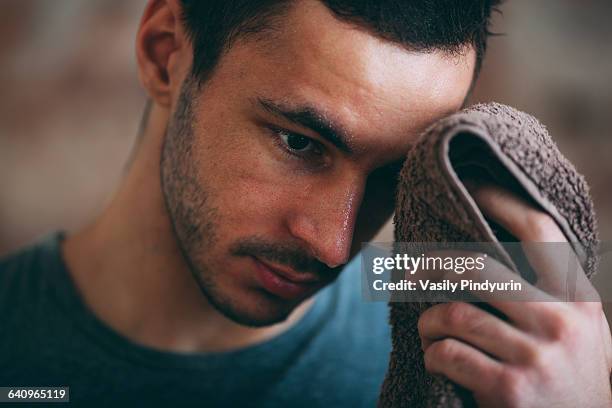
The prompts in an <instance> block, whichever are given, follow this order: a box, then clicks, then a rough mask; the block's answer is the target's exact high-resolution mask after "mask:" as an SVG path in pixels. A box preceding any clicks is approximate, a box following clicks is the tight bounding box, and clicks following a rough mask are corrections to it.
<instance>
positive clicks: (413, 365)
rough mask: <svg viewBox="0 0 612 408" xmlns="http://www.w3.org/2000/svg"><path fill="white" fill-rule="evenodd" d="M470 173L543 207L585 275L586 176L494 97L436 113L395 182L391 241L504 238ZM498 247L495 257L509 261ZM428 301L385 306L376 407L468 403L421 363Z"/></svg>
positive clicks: (593, 237)
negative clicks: (388, 348)
mask: <svg viewBox="0 0 612 408" xmlns="http://www.w3.org/2000/svg"><path fill="white" fill-rule="evenodd" d="M473 177H479V178H481V177H485V178H487V179H488V181H493V182H495V183H497V184H499V185H502V186H504V187H505V188H509V189H511V190H513V191H514V192H516V193H518V194H521V195H522V196H524V197H526V198H527V199H530V200H531V201H532V202H533V203H535V204H536V205H539V206H540V207H541V208H542V209H544V210H545V211H546V212H548V213H549V214H550V215H551V216H552V217H553V218H554V219H555V221H556V222H557V223H558V225H559V226H560V227H561V229H562V231H563V232H564V233H565V235H566V237H567V239H568V241H570V242H571V243H572V246H573V248H574V249H575V251H576V252H577V254H578V255H579V258H580V259H581V262H582V265H583V267H584V270H585V272H586V273H587V275H588V276H589V277H591V275H592V274H593V273H594V272H595V269H596V261H597V259H596V251H597V244H598V240H597V232H596V224H595V214H594V211H593V204H592V201H591V199H590V196H589V193H588V186H587V184H586V182H585V181H584V178H583V177H582V176H581V175H580V174H579V173H578V172H577V171H576V170H575V168H574V167H573V166H572V164H571V163H570V162H569V161H568V160H567V159H565V158H564V157H563V156H562V155H561V153H560V152H559V150H558V149H557V147H556V145H555V144H554V142H553V141H552V139H551V138H550V136H549V135H548V132H547V131H546V129H545V128H544V126H542V125H541V124H540V123H539V122H538V121H537V120H536V119H535V118H533V117H532V116H530V115H528V114H526V113H523V112H519V111H517V110H515V109H513V108H511V107H508V106H505V105H500V104H496V103H491V104H481V105H476V106H474V107H472V108H469V109H466V110H464V111H462V112H459V113H457V114H454V115H451V116H449V117H447V118H445V119H442V120H441V121H439V122H437V123H436V124H434V125H433V126H431V127H430V128H429V129H428V130H427V131H426V132H425V133H424V134H423V135H422V136H421V138H420V139H419V141H418V142H417V143H416V144H415V146H414V147H413V148H412V149H411V151H410V152H409V153H408V155H407V159H406V162H405V164H404V167H403V169H402V172H401V174H400V181H399V186H398V197H397V206H396V214H395V240H396V241H397V242H499V241H503V239H499V238H500V237H499V236H496V235H495V228H494V227H493V228H492V226H491V225H490V224H489V223H488V222H487V221H486V220H485V218H484V217H483V215H482V213H481V212H480V210H479V209H478V207H477V206H476V204H475V202H474V200H473V199H472V197H471V196H470V194H469V193H468V191H467V189H466V188H465V186H464V184H463V182H462V179H466V178H473ZM499 248H500V249H499V251H500V258H501V259H500V260H502V262H505V263H506V264H511V263H512V261H511V259H510V258H509V256H508V255H507V254H506V253H505V251H504V250H503V249H501V247H499ZM509 259H510V260H509ZM509 266H510V265H509ZM432 304H433V303H393V302H392V303H391V304H390V309H391V314H390V322H391V325H392V344H393V351H392V353H391V360H390V363H389V369H388V372H387V376H386V379H385V381H384V384H383V387H382V392H381V396H380V400H379V406H380V407H428V408H429V407H467V406H473V405H475V404H474V401H473V398H472V396H471V394H470V393H469V392H467V391H466V390H465V389H462V388H461V387H459V386H457V385H455V384H453V383H451V382H449V381H448V380H445V379H442V378H440V377H434V376H431V375H430V374H428V373H427V372H426V371H425V367H424V364H423V352H422V350H421V344H420V339H419V336H418V331H417V321H418V318H419V316H420V314H421V313H422V312H423V311H424V310H425V309H427V308H428V307H430V306H431V305H432Z"/></svg>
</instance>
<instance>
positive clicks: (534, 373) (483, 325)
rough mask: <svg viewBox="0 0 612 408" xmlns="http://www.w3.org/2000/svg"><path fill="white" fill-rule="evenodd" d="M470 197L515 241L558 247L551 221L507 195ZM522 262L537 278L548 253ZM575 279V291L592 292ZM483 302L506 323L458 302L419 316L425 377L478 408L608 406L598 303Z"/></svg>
mask: <svg viewBox="0 0 612 408" xmlns="http://www.w3.org/2000/svg"><path fill="white" fill-rule="evenodd" d="M472 193H473V196H474V198H475V200H476V202H477V203H478V205H479V207H480V208H481V210H482V211H483V213H485V214H486V215H487V216H488V217H490V218H491V219H493V220H494V221H495V222H496V223H498V224H499V225H501V226H502V227H504V228H506V229H507V230H508V231H509V232H510V233H512V234H513V235H514V236H515V237H517V238H518V239H519V240H520V241H539V242H550V241H553V242H561V241H565V237H564V235H563V233H562V232H561V230H560V229H559V228H558V226H557V225H556V223H555V222H554V221H553V219H552V218H550V217H549V216H548V215H547V214H545V213H543V212H541V211H539V210H538V209H536V208H534V207H532V206H530V205H529V204H528V203H526V202H525V201H523V200H521V199H520V198H518V197H516V196H514V195H512V194H510V193H509V192H506V191H504V190H501V189H499V188H496V187H491V186H482V187H479V188H477V189H475V190H474V191H473V192H472ZM536 255H537V256H536ZM527 256H528V258H529V261H530V263H531V264H532V266H533V267H534V269H535V270H536V273H538V276H540V274H542V275H545V274H546V271H545V270H546V269H547V268H548V269H551V267H552V266H554V265H555V259H553V258H552V254H546V253H544V254H542V253H540V254H533V253H532V254H529V253H528V254H527ZM500 265H501V264H497V266H496V267H497V268H499V267H500ZM548 272H550V271H548ZM580 273H582V275H581V276H580V277H579V279H580V282H579V286H580V287H582V290H583V291H588V290H591V291H593V292H594V289H593V288H592V287H591V286H590V283H589V282H588V280H587V279H586V276H584V272H582V271H580ZM538 286H540V285H538ZM585 288H586V289H585ZM533 290H539V289H536V288H533ZM594 293H596V292H594ZM541 296H542V297H541V298H542V299H543V298H544V296H547V295H546V294H545V293H544V292H542V295H541ZM596 296H597V295H595V297H596ZM539 298H540V297H539ZM586 298H588V299H593V298H594V296H593V294H592V293H590V294H589V295H588V296H586ZM551 299H552V298H551ZM486 301H487V303H489V304H490V305H491V306H492V307H494V308H495V309H497V310H498V311H500V312H502V313H503V314H504V315H505V316H506V317H507V319H506V320H504V319H502V318H499V317H497V316H494V315H493V314H491V313H489V312H487V311H485V310H483V309H480V308H478V307H477V306H475V305H473V304H469V303H464V302H455V303H446V304H440V305H436V306H434V307H432V308H430V309H428V310H427V311H425V312H424V313H423V314H422V316H421V318H420V320H419V333H420V336H421V341H422V346H423V349H424V351H425V367H426V369H427V370H428V371H429V372H431V373H434V374H440V375H444V376H446V377H447V378H449V379H450V380H451V381H453V382H455V383H457V384H459V385H462V386H463V387H465V388H467V389H469V390H471V391H472V392H473V394H474V397H475V399H476V401H477V403H478V405H479V406H481V407H593V408H601V407H612V395H611V390H610V371H611V367H612V340H611V337H610V328H609V326H608V323H607V320H606V318H605V316H604V313H603V309H602V305H601V302H599V301H591V302H572V303H570V302H554V301H548V302H502V301H498V300H495V299H494V298H492V297H490V298H487V299H486Z"/></svg>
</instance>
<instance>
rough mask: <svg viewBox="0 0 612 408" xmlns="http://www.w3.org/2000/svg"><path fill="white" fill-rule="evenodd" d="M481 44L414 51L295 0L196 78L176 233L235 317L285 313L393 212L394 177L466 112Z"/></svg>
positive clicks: (212, 296)
mask: <svg viewBox="0 0 612 408" xmlns="http://www.w3.org/2000/svg"><path fill="white" fill-rule="evenodd" d="M473 69H474V52H473V50H471V49H470V50H466V52H465V53H464V55H458V56H457V55H455V56H452V55H447V54H444V53H443V52H435V53H428V54H425V53H418V52H409V51H407V50H406V49H404V48H401V47H400V46H398V45H395V44H392V43H389V42H386V41H383V40H380V39H378V38H377V37H375V36H373V35H371V34H369V33H368V32H367V31H365V30H363V29H360V28H355V27H352V26H350V25H348V24H345V23H342V22H340V21H338V20H336V19H335V18H334V17H333V16H332V14H331V13H330V12H329V11H328V10H327V8H326V7H325V6H324V5H322V4H320V3H319V2H317V1H299V2H296V5H295V6H293V7H292V8H291V10H290V11H289V12H288V13H287V14H286V15H284V16H283V17H282V24H281V25H280V26H279V27H278V29H277V30H276V31H275V32H274V33H272V34H267V37H266V38H264V39H257V40H256V41H255V40H252V39H239V40H238V41H237V42H236V43H235V44H234V45H233V47H232V48H231V49H230V51H229V52H228V53H227V54H225V55H224V56H223V57H222V59H221V60H220V64H219V65H218V66H217V68H216V70H215V71H214V73H213V75H212V76H211V77H210V79H209V80H208V81H207V82H206V83H205V85H204V86H203V88H201V89H198V88H197V86H196V85H195V84H194V81H193V80H192V79H190V78H187V80H186V81H185V83H184V84H183V87H182V90H181V94H180V97H179V98H178V101H177V103H176V106H175V108H174V114H173V117H172V119H171V121H170V124H169V128H168V132H167V135H166V139H165V144H164V149H163V154H162V186H163V193H164V197H165V200H166V204H167V208H168V212H169V215H170V218H171V221H172V223H173V226H174V229H175V232H176V237H177V241H178V243H179V246H180V247H181V250H182V252H183V255H184V257H185V259H186V261H187V263H188V264H189V266H190V268H191V271H192V273H193V274H194V276H195V278H196V280H197V281H198V283H199V285H200V287H201V289H202V291H203V293H204V294H205V295H206V297H207V298H208V300H209V301H210V302H211V303H212V304H213V305H215V307H217V308H218V309H219V310H220V311H221V312H222V313H224V314H225V315H226V316H228V317H230V318H232V319H233V320H235V321H237V322H239V323H242V324H248V325H255V326H260V325H268V324H272V323H276V322H279V321H282V320H283V319H285V318H286V317H287V316H288V315H289V313H290V312H291V311H292V310H293V309H294V308H295V307H296V306H297V305H299V304H300V303H301V302H302V301H304V300H305V299H306V298H308V297H310V296H311V295H313V294H314V293H315V292H317V291H318V290H319V289H321V288H322V287H323V286H325V285H327V284H329V283H330V282H332V281H333V280H334V279H335V278H336V277H337V274H338V273H339V271H340V269H341V266H342V265H344V264H345V263H346V262H347V261H348V260H349V259H350V258H351V257H352V256H353V255H355V254H356V253H357V252H358V251H359V248H360V245H361V243H362V242H365V241H368V240H369V239H371V238H372V237H373V235H374V234H375V233H376V232H377V231H378V230H379V228H380V227H381V226H382V225H383V224H384V222H385V221H386V220H388V218H389V216H390V215H391V214H392V211H393V206H394V189H395V177H396V174H397V170H398V168H399V165H400V164H401V160H402V158H403V157H404V155H405V153H406V151H407V149H408V147H409V145H410V144H411V143H412V142H413V141H414V140H415V138H416V137H417V136H418V134H419V133H420V132H421V131H422V130H423V129H424V128H425V127H427V125H429V124H431V123H432V122H433V121H434V120H436V119H437V118H440V117H441V116H444V115H446V114H449V113H451V112H453V111H456V110H457V109H459V108H460V106H461V104H462V102H463V100H464V98H465V96H466V93H467V91H468V88H469V86H470V83H471V79H472V73H473Z"/></svg>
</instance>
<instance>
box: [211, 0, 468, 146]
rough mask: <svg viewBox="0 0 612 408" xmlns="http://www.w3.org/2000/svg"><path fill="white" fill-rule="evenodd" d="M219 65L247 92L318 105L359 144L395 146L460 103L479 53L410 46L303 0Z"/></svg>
mask: <svg viewBox="0 0 612 408" xmlns="http://www.w3.org/2000/svg"><path fill="white" fill-rule="evenodd" d="M221 65H222V66H223V67H224V69H221V71H225V72H226V73H228V74H229V75H231V76H232V77H233V78H234V80H235V79H236V78H240V79H241V80H243V81H245V82H247V83H248V84H245V86H244V88H243V90H244V92H247V93H248V92H249V89H250V90H253V92H257V93H258V94H259V96H263V97H265V98H267V99H272V100H278V101H280V102H283V103H284V104H286V105H292V104H294V105H296V106H297V105H300V104H308V105H312V106H317V107H318V108H319V109H320V110H321V111H322V112H324V113H325V115H326V116H327V117H328V119H329V120H330V121H334V122H336V123H338V124H339V125H340V126H341V127H342V128H343V129H346V130H347V131H348V133H349V134H350V135H351V137H353V138H354V139H356V141H355V145H359V144H360V143H361V144H362V145H364V146H367V145H368V144H372V143H376V145H377V146H378V148H379V149H384V148H388V149H397V148H398V144H399V145H401V144H407V143H409V142H410V139H411V137H412V138H413V137H414V136H416V135H417V134H418V133H419V132H420V131H421V130H423V129H424V128H425V127H426V126H427V125H429V124H430V123H431V122H432V121H434V120H435V119H437V118H439V117H441V116H443V115H445V114H448V113H450V112H453V111H455V110H457V109H459V108H460V107H461V105H462V103H463V100H464V98H465V96H466V94H467V92H468V89H469V87H470V84H471V81H472V76H473V70H474V65H475V53H474V51H473V49H472V48H471V47H466V49H465V52H463V53H461V54H459V55H449V54H447V53H445V52H443V51H435V52H430V53H423V52H416V51H410V50H408V49H406V48H405V47H402V46H400V45H398V44H395V43H391V42H389V41H386V40H383V39H380V38H378V37H377V36H375V35H373V34H371V33H370V32H368V31H367V30H366V29H364V28H362V27H357V26H354V25H352V24H349V23H345V22H342V21H340V20H338V19H337V18H336V17H335V16H334V15H333V14H332V13H331V12H330V11H329V10H328V9H327V7H325V5H323V4H322V3H320V2H319V1H316V0H299V1H296V2H295V5H294V6H292V7H291V8H290V9H289V11H287V13H286V14H284V15H283V16H282V17H281V18H279V23H278V25H275V28H274V29H273V30H272V31H271V34H267V35H265V36H263V38H258V39H257V40H253V41H250V40H245V41H243V42H241V41H237V42H236V43H235V45H234V46H233V47H232V49H231V50H230V51H229V52H228V54H227V55H226V56H225V57H224V58H223V59H222V64H221ZM232 68H233V71H234V72H233V73H232Z"/></svg>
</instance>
